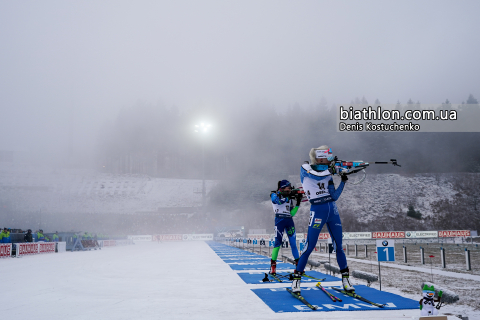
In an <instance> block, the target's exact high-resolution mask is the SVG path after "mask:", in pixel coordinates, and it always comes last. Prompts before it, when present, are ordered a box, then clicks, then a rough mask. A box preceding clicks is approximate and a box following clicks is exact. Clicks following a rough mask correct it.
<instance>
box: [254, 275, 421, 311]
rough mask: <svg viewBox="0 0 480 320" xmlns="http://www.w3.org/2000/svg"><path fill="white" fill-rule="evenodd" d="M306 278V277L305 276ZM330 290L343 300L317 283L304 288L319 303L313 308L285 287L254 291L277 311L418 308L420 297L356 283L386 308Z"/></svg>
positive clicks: (363, 293)
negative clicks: (338, 299) (330, 294)
mask: <svg viewBox="0 0 480 320" xmlns="http://www.w3.org/2000/svg"><path fill="white" fill-rule="evenodd" d="M302 281H303V279H302ZM326 289H327V291H329V292H331V293H332V294H333V295H335V296H337V297H338V298H340V299H342V302H333V301H332V300H331V299H330V298H329V297H328V296H327V295H326V294H325V293H324V292H323V291H321V290H320V289H318V288H316V287H312V288H302V296H303V297H304V298H305V299H306V300H307V301H308V302H309V303H310V304H312V305H314V306H318V309H317V310H312V309H310V308H309V307H307V306H306V305H304V304H303V303H302V302H300V301H299V300H298V299H296V298H295V297H293V296H292V295H291V294H290V293H289V292H288V291H287V290H286V289H285V288H276V289H252V291H253V292H254V293H255V294H256V295H257V296H258V297H259V298H260V299H261V300H262V301H263V302H265V304H266V305H268V306H269V307H270V309H272V310H273V311H274V312H299V311H306V312H321V311H361V310H376V311H382V310H399V309H418V301H417V300H412V299H408V298H404V297H401V296H399V295H396V294H393V293H389V292H385V291H379V290H377V289H373V288H369V287H367V286H363V285H356V286H355V289H356V292H357V293H358V294H359V295H361V296H363V297H364V298H366V299H368V300H371V301H374V302H376V303H382V304H386V306H385V307H383V308H378V307H375V306H373V305H371V304H369V303H366V302H363V301H360V300H357V299H354V298H352V297H350V296H347V295H344V294H342V293H340V292H338V291H335V290H333V289H331V288H328V287H327V288H326Z"/></svg>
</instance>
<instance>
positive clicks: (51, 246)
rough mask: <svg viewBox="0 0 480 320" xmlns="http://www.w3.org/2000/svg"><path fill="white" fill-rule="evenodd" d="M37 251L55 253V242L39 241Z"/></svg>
mask: <svg viewBox="0 0 480 320" xmlns="http://www.w3.org/2000/svg"><path fill="white" fill-rule="evenodd" d="M38 253H55V242H45V243H39V244H38Z"/></svg>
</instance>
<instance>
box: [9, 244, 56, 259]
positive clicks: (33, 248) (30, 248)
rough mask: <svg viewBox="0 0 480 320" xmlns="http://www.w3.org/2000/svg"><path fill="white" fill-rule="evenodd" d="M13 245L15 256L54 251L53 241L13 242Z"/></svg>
mask: <svg viewBox="0 0 480 320" xmlns="http://www.w3.org/2000/svg"><path fill="white" fill-rule="evenodd" d="M15 246H16V256H17V257H21V256H25V255H29V254H39V253H55V242H26V243H15Z"/></svg>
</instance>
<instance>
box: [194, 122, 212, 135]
mask: <svg viewBox="0 0 480 320" xmlns="http://www.w3.org/2000/svg"><path fill="white" fill-rule="evenodd" d="M211 126H212V125H211V124H206V123H204V122H202V123H200V124H199V125H198V124H196V125H195V132H204V133H206V132H208V130H209V128H210V127H211Z"/></svg>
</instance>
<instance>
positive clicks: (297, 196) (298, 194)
mask: <svg viewBox="0 0 480 320" xmlns="http://www.w3.org/2000/svg"><path fill="white" fill-rule="evenodd" d="M295 197H296V198H297V205H296V206H297V207H298V206H299V205H300V203H301V202H302V198H303V194H301V193H297V195H296V196H295Z"/></svg>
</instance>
